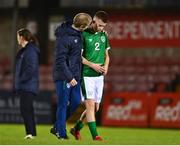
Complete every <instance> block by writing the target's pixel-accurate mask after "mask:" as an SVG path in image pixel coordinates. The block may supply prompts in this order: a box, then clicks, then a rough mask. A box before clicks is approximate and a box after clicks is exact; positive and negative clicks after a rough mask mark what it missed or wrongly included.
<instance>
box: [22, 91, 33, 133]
mask: <svg viewBox="0 0 180 146" xmlns="http://www.w3.org/2000/svg"><path fill="white" fill-rule="evenodd" d="M19 96H20V111H21V115H22V117H23V120H24V124H25V130H26V135H27V134H32V135H33V136H36V123H35V116H34V107H33V100H34V97H35V95H34V94H33V93H31V92H20V93H19Z"/></svg>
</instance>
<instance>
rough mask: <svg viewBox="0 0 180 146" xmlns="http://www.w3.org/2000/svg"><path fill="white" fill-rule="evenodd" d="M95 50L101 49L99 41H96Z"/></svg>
mask: <svg viewBox="0 0 180 146" xmlns="http://www.w3.org/2000/svg"><path fill="white" fill-rule="evenodd" d="M95 50H96V51H99V50H100V48H99V43H95Z"/></svg>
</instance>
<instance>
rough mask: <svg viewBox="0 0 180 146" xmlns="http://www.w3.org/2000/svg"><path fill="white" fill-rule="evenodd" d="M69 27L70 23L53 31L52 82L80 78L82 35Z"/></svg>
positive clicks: (65, 23)
mask: <svg viewBox="0 0 180 146" xmlns="http://www.w3.org/2000/svg"><path fill="white" fill-rule="evenodd" d="M71 25H72V23H70V22H64V23H63V24H62V25H61V26H59V27H58V28H57V29H56V30H55V35H56V47H55V60H54V66H53V78H54V81H57V80H64V81H67V82H70V81H71V80H72V79H73V78H75V79H76V80H80V77H81V66H82V59H81V50H82V34H81V32H80V31H78V30H75V29H74V28H72V26H71Z"/></svg>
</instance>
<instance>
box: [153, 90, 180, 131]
mask: <svg viewBox="0 0 180 146" xmlns="http://www.w3.org/2000/svg"><path fill="white" fill-rule="evenodd" d="M150 98H151V100H150V102H151V103H150V104H151V106H150V108H151V112H150V119H151V121H150V126H151V127H164V128H180V94H172V93H169V94H168V93H161V94H153V95H152V96H151V97H150Z"/></svg>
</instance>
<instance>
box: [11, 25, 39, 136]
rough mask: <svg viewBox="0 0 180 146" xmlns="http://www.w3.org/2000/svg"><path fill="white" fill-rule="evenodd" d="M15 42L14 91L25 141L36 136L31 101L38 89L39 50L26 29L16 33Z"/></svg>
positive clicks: (33, 38)
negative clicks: (16, 49)
mask: <svg viewBox="0 0 180 146" xmlns="http://www.w3.org/2000/svg"><path fill="white" fill-rule="evenodd" d="M17 41H18V44H19V45H20V46H21V48H20V49H19V50H18V52H17V56H16V69H15V81H14V87H15V91H16V93H17V94H18V96H19V97H20V111H21V115H22V117H23V120H24V124H25V130H26V136H25V139H33V138H34V136H36V123H35V118H34V108H33V100H34V98H35V96H37V94H38V88H39V53H40V51H39V48H38V43H37V41H36V39H35V37H34V36H33V35H32V34H31V32H30V31H29V30H28V29H25V28H23V29H20V30H18V31H17Z"/></svg>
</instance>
